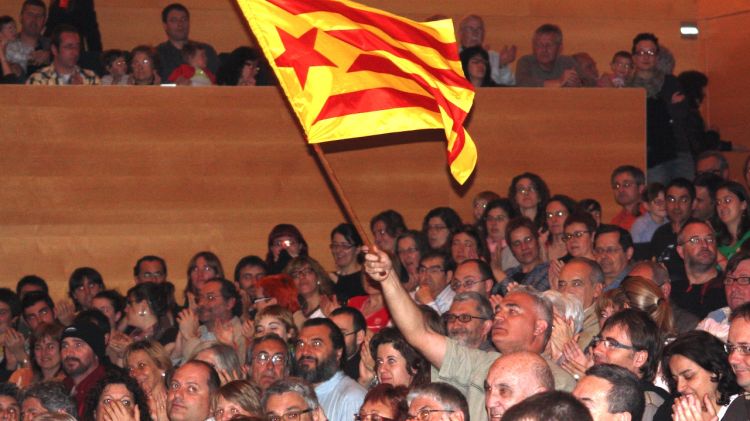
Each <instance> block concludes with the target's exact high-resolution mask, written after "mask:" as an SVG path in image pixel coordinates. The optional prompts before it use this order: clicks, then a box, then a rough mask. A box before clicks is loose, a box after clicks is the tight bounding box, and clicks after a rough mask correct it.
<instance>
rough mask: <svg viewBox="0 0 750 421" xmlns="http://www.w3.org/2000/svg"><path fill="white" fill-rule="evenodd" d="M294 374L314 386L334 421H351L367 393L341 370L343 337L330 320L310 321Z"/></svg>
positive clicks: (298, 345)
mask: <svg viewBox="0 0 750 421" xmlns="http://www.w3.org/2000/svg"><path fill="white" fill-rule="evenodd" d="M295 349H296V355H295V360H294V374H295V375H296V376H299V377H302V378H303V379H305V380H306V381H308V382H310V383H312V385H313V386H315V394H316V395H317V396H318V400H319V401H320V406H321V407H322V408H323V412H325V415H326V417H327V418H328V419H329V420H331V421H349V420H350V419H351V417H352V414H354V413H356V412H357V411H359V407H360V406H362V402H363V401H364V399H365V393H366V390H365V389H364V388H363V387H362V386H360V385H359V383H357V382H356V381H355V380H353V379H352V378H351V377H349V376H347V375H346V374H344V372H343V371H342V370H341V361H342V360H343V359H344V358H346V355H345V354H346V351H345V345H344V335H343V334H342V333H341V330H340V329H339V328H338V326H336V324H335V323H333V322H332V321H331V320H330V319H323V318H314V319H309V320H307V321H306V322H305V324H304V325H302V330H301V331H300V334H299V338H298V339H297V342H296V348H295Z"/></svg>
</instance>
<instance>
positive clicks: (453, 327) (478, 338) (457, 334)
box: [443, 291, 494, 351]
mask: <svg viewBox="0 0 750 421" xmlns="http://www.w3.org/2000/svg"><path fill="white" fill-rule="evenodd" d="M493 316H494V315H493V313H492V305H491V304H490V301H489V300H488V299H487V297H486V296H484V295H481V294H478V293H476V292H472V291H467V292H462V293H459V294H456V296H455V297H453V304H451V308H450V310H448V311H447V312H445V313H443V322H444V323H445V327H446V330H447V332H448V337H449V338H451V339H453V340H455V341H456V342H457V343H458V344H460V345H463V346H465V347H468V348H473V349H481V350H482V351H490V350H494V347H493V346H492V342H490V341H488V340H487V335H489V333H490V331H491V330H492V318H493Z"/></svg>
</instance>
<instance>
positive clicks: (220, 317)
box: [177, 278, 246, 362]
mask: <svg viewBox="0 0 750 421" xmlns="http://www.w3.org/2000/svg"><path fill="white" fill-rule="evenodd" d="M195 298H196V304H197V305H198V308H197V311H195V312H193V310H192V309H189V308H187V309H185V310H183V311H181V312H180V314H179V315H178V316H177V323H178V324H179V327H180V332H182V334H181V335H178V337H177V340H178V342H180V346H179V347H177V349H182V356H183V359H184V360H187V359H188V358H189V357H190V355H191V354H192V352H193V349H195V347H196V346H198V344H200V343H201V342H203V341H214V340H216V333H215V332H216V330H217V329H218V328H224V327H225V326H226V325H227V324H229V325H231V327H232V331H233V337H235V338H239V337H241V333H242V321H241V320H240V316H242V302H241V298H240V294H239V292H238V291H237V287H236V286H235V285H234V283H232V282H230V281H228V280H226V279H223V278H213V279H210V280H208V281H206V282H205V283H204V284H203V285H201V286H200V287H199V288H198V295H197V296H196V297H195ZM196 317H197V319H198V320H197V321H196V320H195V318H196ZM197 322H200V326H198V327H197V329H196V328H195V324H196V323H197ZM237 346H238V349H237V355H239V356H240V358H241V359H240V361H242V362H244V355H245V347H246V345H245V341H238V343H237Z"/></svg>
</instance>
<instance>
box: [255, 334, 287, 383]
mask: <svg viewBox="0 0 750 421" xmlns="http://www.w3.org/2000/svg"><path fill="white" fill-rule="evenodd" d="M252 349H253V355H252V357H251V358H252V360H251V364H252V365H251V368H252V370H251V376H252V380H253V382H254V383H255V384H257V385H258V386H259V387H260V390H262V391H265V390H266V389H268V387H269V386H271V384H272V383H273V382H275V381H277V380H281V379H284V378H286V377H288V376H289V372H290V371H291V364H292V359H291V354H290V352H289V347H288V346H287V344H286V342H285V341H284V340H283V339H281V337H280V336H279V335H276V334H275V333H269V334H268V335H264V336H261V337H260V338H255V339H254V340H253V348H252Z"/></svg>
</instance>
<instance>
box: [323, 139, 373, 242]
mask: <svg viewBox="0 0 750 421" xmlns="http://www.w3.org/2000/svg"><path fill="white" fill-rule="evenodd" d="M312 148H313V150H314V151H315V155H317V157H318V160H319V161H320V163H321V164H322V165H323V169H324V170H325V172H326V175H327V176H328V180H330V181H331V184H332V185H333V189H334V190H335V191H336V196H338V198H339V200H341V204H342V205H344V212H346V215H347V216H348V217H349V220H351V221H352V225H354V228H355V229H356V230H357V232H358V233H359V236H360V237H362V241H363V242H364V244H365V245H366V246H367V247H368V248H369V249H370V250H372V241H370V236H369V235H367V231H365V229H364V228H363V227H362V223H361V222H360V221H359V218H358V217H357V214H356V213H355V212H354V208H352V205H351V203H349V198H347V197H346V194H345V193H344V189H343V188H342V187H341V183H339V179H338V178H337V177H336V173H335V172H334V171H333V168H331V164H330V163H329V162H328V159H327V158H326V156H325V154H324V153H323V150H322V149H321V148H320V144H318V143H313V144H312Z"/></svg>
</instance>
